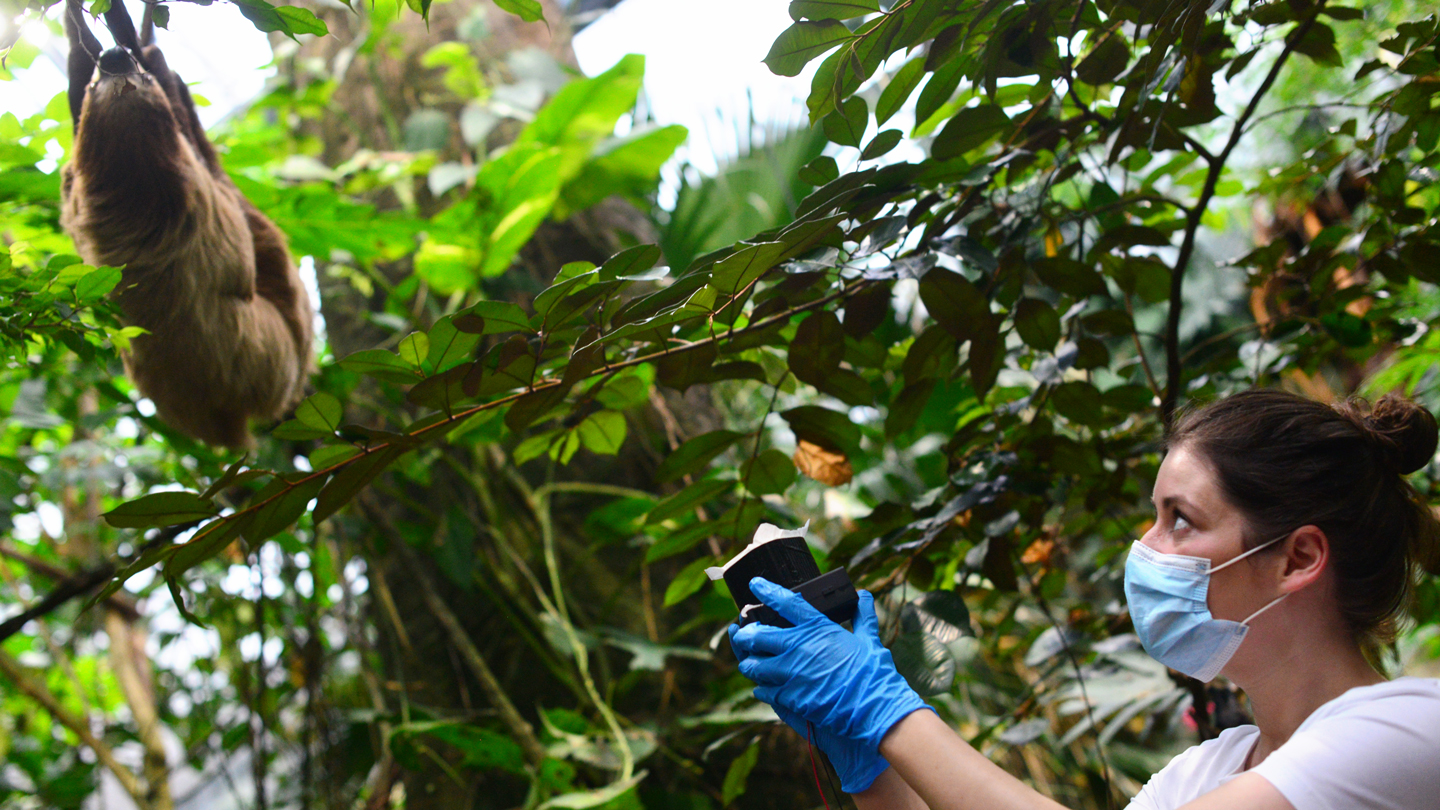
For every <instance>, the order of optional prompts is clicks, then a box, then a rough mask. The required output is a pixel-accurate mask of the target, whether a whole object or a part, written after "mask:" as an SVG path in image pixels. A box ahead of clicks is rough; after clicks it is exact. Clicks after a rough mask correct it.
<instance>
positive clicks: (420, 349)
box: [397, 332, 430, 368]
mask: <svg viewBox="0 0 1440 810" xmlns="http://www.w3.org/2000/svg"><path fill="white" fill-rule="evenodd" d="M397 353H398V354H399V355H400V359H401V360H404V361H405V362H407V363H409V364H410V365H411V366H414V367H415V368H420V367H421V365H422V364H423V363H424V362H425V358H426V357H427V356H429V354H430V338H428V337H426V336H425V333H424V332H411V333H410V334H408V335H406V336H405V338H404V339H402V340H401V341H400V345H399V346H398V347H397Z"/></svg>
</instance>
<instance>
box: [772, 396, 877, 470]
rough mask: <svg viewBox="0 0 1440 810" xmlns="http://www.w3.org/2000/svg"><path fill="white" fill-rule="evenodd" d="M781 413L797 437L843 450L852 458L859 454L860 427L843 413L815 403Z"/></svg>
mask: <svg viewBox="0 0 1440 810" xmlns="http://www.w3.org/2000/svg"><path fill="white" fill-rule="evenodd" d="M780 416H781V418H783V419H784V420H785V421H786V422H787V423H789V425H790V429H791V430H792V431H794V433H795V438H797V439H804V440H805V441H808V442H810V443H811V444H816V445H819V446H821V447H823V448H825V449H826V450H831V451H834V452H838V453H844V454H845V455H846V456H849V457H850V458H852V459H853V458H855V457H857V456H858V455H859V454H860V428H859V427H857V426H856V425H855V423H854V422H851V421H850V417H849V416H846V415H845V414H843V413H839V412H837V411H832V410H830V409H828V408H822V407H820V406H818V405H802V406H801V407H799V408H791V409H790V410H788V411H783V412H782V413H781V414H780Z"/></svg>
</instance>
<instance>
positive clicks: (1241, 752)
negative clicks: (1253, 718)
mask: <svg viewBox="0 0 1440 810" xmlns="http://www.w3.org/2000/svg"><path fill="white" fill-rule="evenodd" d="M1258 734H1259V730H1258V729H1256V728H1255V726H1248V725H1247V726H1236V727H1235V728H1228V729H1226V730H1224V731H1222V732H1220V736H1219V737H1216V738H1215V739H1213V740H1206V741H1205V742H1203V743H1200V744H1199V745H1196V746H1193V747H1191V748H1187V749H1186V750H1184V751H1182V752H1181V753H1179V754H1177V755H1176V756H1175V758H1174V759H1172V760H1170V762H1169V763H1168V764H1167V765H1166V766H1165V767H1164V768H1161V769H1160V770H1159V771H1158V772H1157V773H1156V774H1155V775H1154V776H1152V777H1150V781H1148V782H1146V783H1145V787H1144V788H1142V789H1141V790H1140V793H1139V794H1138V795H1137V796H1136V797H1135V801H1134V802H1133V803H1132V804H1131V805H1130V807H1131V808H1134V810H1168V808H1175V807H1179V806H1181V805H1183V804H1185V803H1186V802H1188V801H1190V800H1191V799H1194V798H1195V797H1197V796H1202V795H1204V794H1206V793H1208V792H1210V791H1211V790H1213V789H1215V788H1216V787H1218V786H1219V785H1220V784H1221V780H1223V779H1224V778H1225V777H1228V776H1233V775H1234V774H1235V773H1236V772H1237V771H1239V770H1240V768H1241V766H1242V765H1243V764H1244V762H1245V757H1246V755H1247V754H1249V752H1250V748H1251V746H1253V745H1254V744H1255V738H1256V735H1258Z"/></svg>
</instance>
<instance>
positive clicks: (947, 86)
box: [910, 59, 966, 138]
mask: <svg viewBox="0 0 1440 810" xmlns="http://www.w3.org/2000/svg"><path fill="white" fill-rule="evenodd" d="M965 62H966V60H964V59H956V60H954V61H951V62H947V63H945V64H944V65H942V66H940V67H939V68H938V69H937V70H936V71H935V72H934V73H932V74H931V75H930V81H928V82H926V83H925V89H923V90H921V91H920V98H919V99H917V100H916V101H915V129H914V130H912V131H911V133H910V137H912V138H918V137H920V135H921V134H923V132H928V131H930V130H931V129H933V128H934V127H935V126H937V125H938V123H937V122H932V121H931V120H930V119H931V117H932V116H935V113H936V112H938V111H939V110H940V108H941V107H943V106H945V104H946V102H948V101H950V97H951V96H953V95H955V88H957V87H959V86H960V80H961V79H962V78H964V76H965Z"/></svg>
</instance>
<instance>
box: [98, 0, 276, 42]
mask: <svg viewBox="0 0 1440 810" xmlns="http://www.w3.org/2000/svg"><path fill="white" fill-rule="evenodd" d="M106 5H107V6H108V5H109V4H108V3H107V4H106ZM235 5H236V7H237V8H239V9H240V13H241V14H242V15H244V17H245V19H247V20H249V21H250V22H251V23H252V24H253V25H254V26H255V27H256V28H257V29H259V30H261V31H264V32H265V33H267V34H269V33H271V32H273V31H279V32H281V33H283V34H286V35H291V34H290V32H289V31H288V30H287V29H288V28H289V24H288V23H287V22H286V21H285V18H284V17H281V16H280V15H279V14H278V13H277V12H276V11H275V7H274V6H272V5H270V4H269V3H268V2H266V0H236V1H235ZM291 36H293V35H291Z"/></svg>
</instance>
